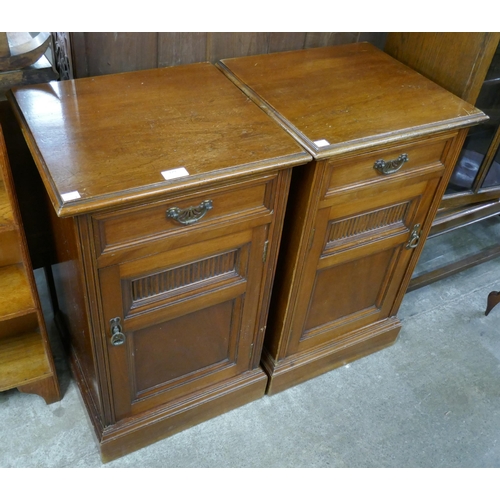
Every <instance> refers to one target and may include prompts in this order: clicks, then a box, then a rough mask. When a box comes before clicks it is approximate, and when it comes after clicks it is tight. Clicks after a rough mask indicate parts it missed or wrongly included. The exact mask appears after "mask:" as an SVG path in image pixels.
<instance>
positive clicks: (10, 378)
mask: <svg viewBox="0 0 500 500" xmlns="http://www.w3.org/2000/svg"><path fill="white" fill-rule="evenodd" d="M50 41H51V39H50V33H39V34H38V35H37V36H35V37H32V36H31V35H30V34H29V33H8V34H7V33H5V32H1V33H0V297H1V300H0V391H5V390H8V389H13V388H18V389H19V390H20V391H21V392H27V393H34V394H38V395H39V396H42V397H43V398H44V399H45V401H46V402H47V403H53V402H55V401H58V400H59V399H60V390H59V384H58V380H57V375H56V371H55V366H54V362H53V358H52V353H51V349H50V345H49V340H48V336H47V331H46V327H45V323H44V318H43V315H42V310H41V306H40V300H39V297H38V292H37V289H36V284H35V278H34V275H33V269H32V267H31V259H30V255H29V251H28V245H27V242H26V235H25V232H24V225H23V221H22V217H21V211H20V208H19V203H18V196H17V195H18V190H17V188H16V185H15V183H14V177H13V172H12V169H11V166H12V167H14V166H16V165H18V164H19V163H22V161H23V155H22V153H20V152H19V149H18V145H19V144H21V149H22V148H23V146H24V148H25V149H26V145H25V143H24V140H23V139H22V137H20V138H19V136H18V137H17V138H15V137H14V136H15V130H19V129H18V127H17V126H15V125H14V132H13V129H12V127H11V125H12V122H9V119H10V118H11V116H12V115H11V112H10V109H9V107H8V105H7V102H6V101H5V100H4V99H5V94H4V93H5V91H6V90H7V89H8V88H10V87H11V86H13V85H19V84H22V83H27V82H32V83H37V82H41V81H47V80H48V79H52V78H53V77H54V72H53V71H52V66H51V65H50V63H49V62H48V60H47V59H46V58H45V56H44V53H45V52H46V50H47V48H48V47H49V45H50ZM3 131H4V133H3ZM13 134H14V136H13ZM19 139H20V140H19ZM24 158H26V157H24ZM28 158H29V159H30V161H32V160H31V158H30V157H29V155H28ZM21 192H22V193H26V189H24V190H21ZM28 196H29V197H31V199H32V200H36V198H37V196H36V194H34V193H33V192H30V193H28Z"/></svg>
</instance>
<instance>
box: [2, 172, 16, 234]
mask: <svg viewBox="0 0 500 500" xmlns="http://www.w3.org/2000/svg"><path fill="white" fill-rule="evenodd" d="M12 227H15V223H14V215H13V213H12V207H11V204H10V202H9V198H8V196H7V191H6V190H5V185H4V183H3V182H2V179H1V178H0V232H1V231H2V230H3V229H10V228H12Z"/></svg>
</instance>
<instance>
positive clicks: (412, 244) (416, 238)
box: [406, 224, 420, 249]
mask: <svg viewBox="0 0 500 500" xmlns="http://www.w3.org/2000/svg"><path fill="white" fill-rule="evenodd" d="M419 243H420V224H415V225H414V226H413V229H412V231H411V233H410V238H409V239H408V243H407V244H406V248H408V249H410V248H417V247H418V244H419Z"/></svg>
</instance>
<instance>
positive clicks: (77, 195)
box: [61, 191, 81, 201]
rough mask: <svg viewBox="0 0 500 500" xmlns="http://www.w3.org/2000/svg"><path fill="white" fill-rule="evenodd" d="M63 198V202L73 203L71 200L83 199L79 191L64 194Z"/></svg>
mask: <svg viewBox="0 0 500 500" xmlns="http://www.w3.org/2000/svg"><path fill="white" fill-rule="evenodd" d="M61 198H62V199H63V201H71V200H78V198H81V196H80V193H79V192H78V191H71V193H64V194H62V195H61Z"/></svg>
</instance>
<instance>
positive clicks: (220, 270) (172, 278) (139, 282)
mask: <svg viewBox="0 0 500 500" xmlns="http://www.w3.org/2000/svg"><path fill="white" fill-rule="evenodd" d="M237 254H238V251H237V250H234V251H232V252H228V253H224V254H221V255H216V256H215V257H210V258H208V259H204V260H200V261H197V262H192V263H190V264H188V265H185V266H180V267H176V268H173V269H169V270H168V271H162V272H160V273H156V274H152V275H150V276H145V277H143V278H139V279H136V280H133V281H132V283H131V285H132V301H133V302H137V301H140V300H143V299H146V298H148V297H153V296H155V295H159V294H162V293H165V292H169V291H172V290H175V289H178V288H182V287H185V286H188V285H193V284H195V283H200V282H202V281H205V280H209V279H211V278H216V277H219V276H222V275H225V274H228V273H233V274H234V275H237V272H236V262H237Z"/></svg>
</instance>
